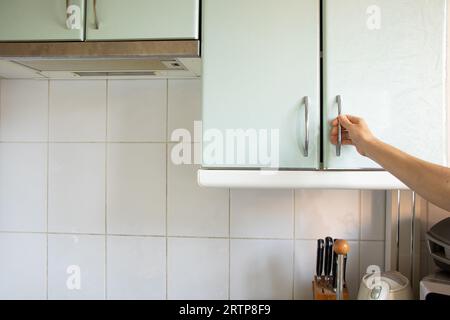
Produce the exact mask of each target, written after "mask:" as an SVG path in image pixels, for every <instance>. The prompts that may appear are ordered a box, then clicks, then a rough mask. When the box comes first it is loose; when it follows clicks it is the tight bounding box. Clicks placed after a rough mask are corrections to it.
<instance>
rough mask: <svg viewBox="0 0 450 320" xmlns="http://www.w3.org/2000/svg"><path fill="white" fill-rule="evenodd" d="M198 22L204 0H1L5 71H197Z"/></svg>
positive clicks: (60, 74)
mask: <svg viewBox="0 0 450 320" xmlns="http://www.w3.org/2000/svg"><path fill="white" fill-rule="evenodd" d="M199 21H200V8H199V0H184V1H179V0H129V1H122V0H39V1H28V0H0V60H2V63H1V64H0V76H1V77H14V75H16V76H17V77H23V76H24V75H26V76H32V77H48V78H76V77H84V76H89V77H112V76H119V77H127V76H132V77H136V76H144V77H146V76H161V77H170V76H171V75H172V76H177V77H183V76H199V73H200V68H199V65H200V63H199V58H200V42H199V38H200V34H199V24H200V22H199ZM196 60H197V61H196ZM2 65H3V66H6V65H7V66H8V67H4V68H2V67H1V66H2ZM12 70H16V71H17V72H12ZM26 70H28V72H26Z"/></svg>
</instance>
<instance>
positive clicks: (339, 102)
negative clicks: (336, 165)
mask: <svg viewBox="0 0 450 320" xmlns="http://www.w3.org/2000/svg"><path fill="white" fill-rule="evenodd" d="M336 103H337V105H338V115H339V116H340V115H341V114H342V96H337V97H336ZM341 149H342V126H341V123H340V122H339V121H338V141H337V144H336V156H338V157H340V156H341Z"/></svg>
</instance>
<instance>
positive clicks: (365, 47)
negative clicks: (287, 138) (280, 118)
mask: <svg viewBox="0 0 450 320" xmlns="http://www.w3.org/2000/svg"><path fill="white" fill-rule="evenodd" d="M324 18H325V48H324V50H325V52H324V66H325V70H324V85H325V87H324V91H325V96H324V115H325V117H324V133H323V135H324V148H325V159H324V162H325V163H324V164H325V167H326V168H328V169H379V166H378V165H377V164H376V163H374V162H373V161H371V160H369V159H368V158H364V157H362V156H360V155H359V154H358V153H357V152H356V151H355V149H354V148H353V147H351V146H343V147H342V150H341V154H340V155H338V154H337V150H336V147H335V146H333V145H331V143H330V141H329V130H330V125H329V122H330V121H331V120H332V119H334V118H335V117H336V116H337V114H338V104H337V100H336V97H337V96H341V99H342V101H341V102H342V104H341V108H342V112H343V113H344V114H353V115H356V116H360V117H363V118H365V119H366V121H367V122H368V124H369V127H370V128H371V129H372V131H373V132H374V133H375V134H376V135H377V136H378V137H379V138H380V139H382V140H384V141H386V142H387V143H389V144H392V145H394V146H396V147H398V148H400V149H402V150H404V151H406V152H408V153H410V154H412V155H414V156H417V157H419V158H422V159H425V160H428V161H431V162H434V163H437V164H445V163H446V157H447V152H446V146H447V143H446V136H447V133H446V132H447V131H446V120H445V119H446V103H445V92H446V88H445V84H446V82H445V65H446V55H445V52H446V1H445V0H377V1H373V0H326V1H325V13H324Z"/></svg>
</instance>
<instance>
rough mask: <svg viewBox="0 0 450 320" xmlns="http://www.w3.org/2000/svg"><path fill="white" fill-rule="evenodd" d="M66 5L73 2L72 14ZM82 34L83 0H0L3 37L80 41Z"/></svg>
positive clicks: (0, 28) (0, 22)
mask: <svg viewBox="0 0 450 320" xmlns="http://www.w3.org/2000/svg"><path fill="white" fill-rule="evenodd" d="M67 5H69V6H72V7H71V9H72V10H71V11H70V15H68V13H67V10H68V9H69V8H68V6H67ZM68 16H69V17H71V18H72V20H71V22H72V23H73V24H72V27H71V28H69V27H68V26H67V19H68ZM83 37H84V0H70V1H68V2H67V1H66V0H33V1H30V0H0V41H69V40H73V41H77V40H78V41H81V40H83Z"/></svg>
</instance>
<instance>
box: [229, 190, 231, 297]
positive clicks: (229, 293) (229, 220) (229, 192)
mask: <svg viewBox="0 0 450 320" xmlns="http://www.w3.org/2000/svg"><path fill="white" fill-rule="evenodd" d="M228 300H231V189H228Z"/></svg>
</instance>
